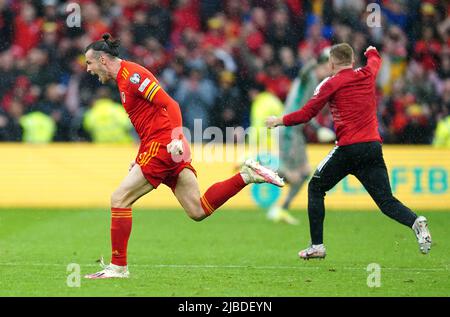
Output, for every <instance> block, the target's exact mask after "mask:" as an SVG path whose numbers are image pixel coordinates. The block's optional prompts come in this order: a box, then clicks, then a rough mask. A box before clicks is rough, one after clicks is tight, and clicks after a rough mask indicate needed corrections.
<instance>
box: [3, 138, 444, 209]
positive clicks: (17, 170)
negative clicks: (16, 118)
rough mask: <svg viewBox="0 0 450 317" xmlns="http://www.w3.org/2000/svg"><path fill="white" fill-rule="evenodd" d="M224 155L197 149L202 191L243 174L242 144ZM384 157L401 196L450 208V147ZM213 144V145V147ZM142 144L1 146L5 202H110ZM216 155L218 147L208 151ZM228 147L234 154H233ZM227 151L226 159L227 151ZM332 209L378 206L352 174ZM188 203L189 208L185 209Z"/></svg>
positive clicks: (151, 203)
mask: <svg viewBox="0 0 450 317" xmlns="http://www.w3.org/2000/svg"><path fill="white" fill-rule="evenodd" d="M217 149H220V150H221V151H223V155H224V157H223V159H217V155H216V156H214V159H211V155H205V152H204V151H202V150H204V147H202V146H200V145H196V146H195V147H194V148H193V165H194V167H195V168H196V169H197V172H198V178H199V184H200V189H201V191H202V192H204V191H205V190H206V189H207V188H208V187H209V186H210V185H211V184H213V183H214V182H217V181H221V180H224V179H226V178H228V177H230V176H231V175H233V173H235V172H236V164H237V163H236V161H237V159H238V157H239V155H240V153H243V152H244V151H243V149H242V148H241V147H240V146H231V147H223V148H222V145H220V146H216V150H217ZM331 149H332V145H310V146H309V147H308V151H307V152H308V158H309V162H310V164H311V166H312V167H313V168H314V167H315V166H317V165H318V164H319V162H320V161H321V160H322V159H323V158H324V157H325V156H326V154H327V153H328V152H329V151H330V150H331ZM383 149H384V157H385V160H386V164H387V167H388V171H389V175H390V179H391V187H392V189H393V192H394V195H395V196H396V197H397V198H398V199H400V200H401V201H402V202H403V203H404V204H406V205H407V206H409V207H410V208H411V209H413V210H415V211H418V212H419V211H421V210H426V209H434V210H447V211H450V189H449V172H450V149H434V148H432V147H429V146H389V145H385V146H384V147H383ZM210 150H211V148H209V149H208V151H210ZM136 151H137V146H119V145H117V146H111V145H94V144H52V145H25V144H1V145H0V153H1V155H0V175H1V181H0V207H42V208H48V207H75V208H82V207H104V208H107V207H108V206H109V198H110V195H111V193H112V192H113V190H114V189H115V188H116V186H117V185H118V184H119V183H120V181H121V180H122V179H123V177H124V176H125V175H126V174H127V172H128V166H129V164H130V162H131V161H132V160H133V159H134V157H135V154H136ZM208 153H210V152H208ZM227 153H228V154H227ZM225 156H226V157H225ZM286 192H287V189H282V190H279V189H278V188H277V187H274V186H272V185H268V186H261V185H256V186H254V185H252V186H248V187H246V188H245V189H244V190H243V191H242V192H241V193H239V194H238V195H237V196H236V197H234V198H232V199H231V200H230V201H229V202H227V205H226V206H227V208H240V209H242V208H254V207H258V206H264V205H268V204H271V203H273V202H275V201H276V199H281V198H282V197H283V196H284V195H285V194H286ZM325 204H326V207H327V208H328V209H334V210H349V209H353V210H366V209H377V207H376V205H375V203H374V202H373V201H372V200H371V198H370V196H369V195H368V194H367V193H366V192H365V190H364V188H363V187H362V185H361V184H359V182H358V181H357V180H356V179H355V178H354V177H353V176H350V177H347V178H346V179H344V180H343V181H341V182H340V183H339V184H338V185H336V187H335V188H334V189H333V190H331V191H330V192H329V193H328V194H327V196H326V199H325ZM306 205H307V184H306V185H305V186H304V187H303V189H302V190H301V192H300V193H299V195H298V197H297V198H296V199H295V200H294V202H293V207H294V208H296V209H304V208H306ZM136 206H137V207H144V208H173V207H178V206H179V205H178V202H177V200H176V199H175V197H174V196H173V194H172V192H171V191H170V189H168V188H167V187H166V186H164V185H161V186H160V187H158V189H157V190H155V191H153V192H151V193H150V194H149V195H146V196H145V197H143V198H142V199H141V200H139V201H138V202H137V203H136ZM180 208H181V207H180Z"/></svg>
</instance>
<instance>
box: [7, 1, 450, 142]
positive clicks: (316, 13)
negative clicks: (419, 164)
mask: <svg viewBox="0 0 450 317" xmlns="http://www.w3.org/2000/svg"><path fill="white" fill-rule="evenodd" d="M71 2H74V3H78V4H79V8H80V9H81V12H80V13H81V19H80V21H81V25H80V27H77V26H76V25H75V26H74V25H73V24H74V23H75V24H76V22H77V19H76V14H77V13H78V9H77V7H76V6H75V7H70V6H68V5H69V3H71ZM373 2H375V3H377V4H379V5H380V8H381V11H380V14H381V15H380V17H381V19H380V21H379V22H380V27H369V26H368V23H367V21H368V19H369V20H371V21H375V22H376V16H375V18H374V16H373V15H371V14H372V12H371V11H368V10H367V5H368V4H369V3H373ZM68 8H69V9H70V10H68ZM375 10H376V8H375ZM449 12H450V4H449V2H448V1H444V0H443V1H438V0H425V1H418V0H385V1H364V0H312V1H303V0H98V1H92V0H79V1H76V2H75V1H61V0H42V1H32V0H28V1H24V0H0V74H1V76H0V140H1V141H26V142H49V141H94V142H132V140H133V139H135V136H134V135H133V132H132V131H133V129H132V127H131V125H130V124H129V122H128V121H127V120H126V114H125V112H124V110H123V109H122V108H121V107H120V98H119V92H118V91H117V89H116V88H115V86H114V83H111V84H110V85H107V86H101V85H100V83H99V82H98V80H97V78H96V77H93V76H91V75H89V74H87V73H86V66H85V61H84V54H83V53H84V48H85V47H86V46H87V45H88V44H90V43H91V42H92V41H94V40H98V39H99V38H100V37H101V35H102V34H103V33H104V32H110V33H111V34H112V35H113V36H114V37H117V38H120V40H121V57H122V58H124V59H128V60H132V61H134V62H137V63H140V64H142V65H144V66H145V67H147V68H148V69H149V70H151V71H152V72H153V73H154V74H155V75H156V76H157V77H158V78H159V80H160V81H161V85H162V86H163V87H164V88H165V89H166V90H167V91H168V93H169V94H170V95H171V96H172V97H174V98H175V99H176V100H177V101H178V102H179V104H180V107H181V110H182V113H183V121H184V126H186V127H187V128H189V129H191V130H192V129H193V128H194V119H197V118H198V119H202V124H203V128H206V127H207V126H217V127H220V128H221V129H223V131H224V132H225V128H226V127H244V128H246V127H248V126H249V124H250V111H251V105H252V93H254V89H255V87H257V88H258V89H259V88H260V87H262V89H259V92H269V93H271V94H273V95H274V96H275V97H276V98H279V100H280V101H281V102H283V101H284V100H285V98H286V95H287V93H288V91H289V87H290V83H291V82H292V81H293V80H294V79H295V78H296V76H297V75H298V72H299V70H300V69H301V67H302V66H303V65H305V64H306V63H307V62H309V61H311V60H312V59H314V58H317V57H318V56H319V54H320V53H321V52H322V50H323V49H324V48H326V47H328V46H330V45H333V44H335V43H339V42H348V43H349V44H351V45H352V47H353V48H354V50H355V55H356V56H355V59H356V65H355V66H356V67H358V66H361V65H364V64H365V57H364V55H363V53H364V50H365V49H366V47H367V46H369V45H374V46H376V47H377V48H378V49H379V51H380V52H381V55H382V57H383V64H382V68H381V70H380V73H379V75H378V79H377V81H378V85H377V86H378V89H377V96H378V103H379V119H380V131H381V134H382V136H383V138H384V140H385V142H386V143H422V144H431V143H432V142H433V138H434V137H435V130H436V127H437V126H438V123H440V122H441V121H442V122H444V120H445V119H446V118H447V117H448V116H449V114H450V49H449V44H450V18H449ZM375 13H376V12H375ZM374 19H375V20H374ZM261 90H263V91H261ZM318 121H319V123H321V124H322V125H325V126H329V127H330V128H332V121H331V115H330V113H329V111H328V110H326V109H324V111H323V112H322V113H321V114H320V115H319V117H318ZM449 122H450V121H449ZM449 131H450V128H449ZM449 134H450V132H449ZM242 137H243V136H242V135H234V136H233V138H234V139H235V140H237V141H242ZM308 138H309V141H310V142H315V141H316V140H315V138H314V135H311V136H308Z"/></svg>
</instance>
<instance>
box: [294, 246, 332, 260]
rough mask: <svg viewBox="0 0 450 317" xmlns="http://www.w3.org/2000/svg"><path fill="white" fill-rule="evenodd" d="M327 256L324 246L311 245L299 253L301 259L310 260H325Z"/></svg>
mask: <svg viewBox="0 0 450 317" xmlns="http://www.w3.org/2000/svg"><path fill="white" fill-rule="evenodd" d="M326 255H327V253H326V250H325V246H324V245H323V244H319V245H314V244H312V245H310V246H309V247H308V248H306V249H305V250H302V251H300V252H299V253H298V256H299V257H300V259H303V260H309V259H324V258H325V256H326Z"/></svg>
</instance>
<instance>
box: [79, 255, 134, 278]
mask: <svg viewBox="0 0 450 317" xmlns="http://www.w3.org/2000/svg"><path fill="white" fill-rule="evenodd" d="M100 266H101V267H102V268H103V270H101V271H99V272H97V273H93V274H88V275H85V276H84V278H88V279H103V278H128V277H129V276H130V272H129V271H128V266H118V265H114V264H112V263H111V264H108V265H106V264H105V263H104V262H103V258H101V259H100Z"/></svg>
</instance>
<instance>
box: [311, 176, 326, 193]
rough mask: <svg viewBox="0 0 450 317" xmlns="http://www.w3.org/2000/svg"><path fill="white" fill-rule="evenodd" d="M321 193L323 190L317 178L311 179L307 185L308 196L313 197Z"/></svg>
mask: <svg viewBox="0 0 450 317" xmlns="http://www.w3.org/2000/svg"><path fill="white" fill-rule="evenodd" d="M320 193H323V190H322V188H321V185H320V183H319V181H318V180H317V178H315V177H313V178H311V180H310V181H309V183H308V194H309V195H315V194H320Z"/></svg>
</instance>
